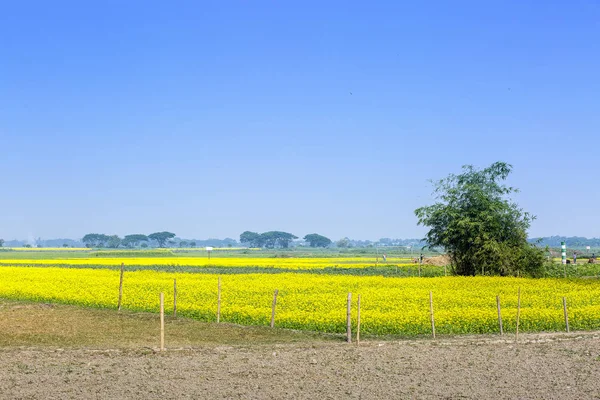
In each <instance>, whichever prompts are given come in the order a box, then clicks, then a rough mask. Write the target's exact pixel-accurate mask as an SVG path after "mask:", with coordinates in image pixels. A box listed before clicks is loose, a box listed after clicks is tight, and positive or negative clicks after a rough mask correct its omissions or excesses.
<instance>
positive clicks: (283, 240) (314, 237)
mask: <svg viewBox="0 0 600 400" xmlns="http://www.w3.org/2000/svg"><path fill="white" fill-rule="evenodd" d="M294 239H298V236H296V235H293V234H291V233H288V232H281V231H269V232H264V233H258V232H251V231H245V232H243V233H242V234H241V235H240V243H242V244H243V245H246V246H248V247H256V248H267V249H275V248H282V249H287V248H288V247H290V243H292V241H293V240H294ZM303 239H304V240H305V241H306V242H307V243H308V245H309V246H310V247H329V246H330V245H331V244H332V242H331V239H329V238H327V237H325V236H323V235H319V234H317V233H311V234H308V235H306V236H304V238H303Z"/></svg>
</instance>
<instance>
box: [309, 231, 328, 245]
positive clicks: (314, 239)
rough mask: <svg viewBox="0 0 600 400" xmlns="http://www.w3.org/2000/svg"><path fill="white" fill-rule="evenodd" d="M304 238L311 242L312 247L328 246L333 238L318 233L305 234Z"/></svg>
mask: <svg viewBox="0 0 600 400" xmlns="http://www.w3.org/2000/svg"><path fill="white" fill-rule="evenodd" d="M304 240H306V241H307V242H308V243H309V245H310V247H327V246H329V245H330V244H331V239H329V238H327V237H325V236H322V235H319V234H316V233H311V234H310V235H306V236H304Z"/></svg>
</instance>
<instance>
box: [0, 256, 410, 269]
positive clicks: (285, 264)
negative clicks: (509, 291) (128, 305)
mask: <svg viewBox="0 0 600 400" xmlns="http://www.w3.org/2000/svg"><path fill="white" fill-rule="evenodd" d="M121 263H124V264H125V265H126V266H149V265H153V266H161V265H165V266H192V267H260V268H281V269H292V270H294V269H297V270H310V269H322V268H367V267H374V266H375V265H378V266H386V265H388V266H396V265H398V266H409V265H410V266H415V267H416V266H417V265H416V264H413V263H411V261H410V260H409V259H407V258H391V257H388V259H387V262H385V263H384V262H382V261H381V258H379V260H378V262H376V260H375V258H365V257H339V258H327V257H323V258H302V257H299V258H273V257H270V258H268V257H214V256H213V257H211V259H210V260H209V259H208V257H88V258H57V259H49V258H44V259H0V265H55V266H61V265H72V266H78V265H81V266H83V265H100V266H107V265H108V266H115V265H121Z"/></svg>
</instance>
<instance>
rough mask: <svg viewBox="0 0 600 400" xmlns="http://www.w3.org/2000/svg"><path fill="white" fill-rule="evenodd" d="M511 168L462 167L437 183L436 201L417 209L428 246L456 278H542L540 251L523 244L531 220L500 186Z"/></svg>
mask: <svg viewBox="0 0 600 400" xmlns="http://www.w3.org/2000/svg"><path fill="white" fill-rule="evenodd" d="M511 171H512V166H511V165H509V164H506V163H503V162H496V163H494V164H492V165H491V166H489V167H488V168H485V169H483V170H477V169H475V168H474V167H473V166H470V165H466V166H464V167H463V173H462V174H459V175H449V176H448V177H447V178H445V179H442V180H440V181H438V182H436V183H435V186H434V187H435V191H434V194H435V196H436V198H437V203H435V204H433V205H431V206H426V207H421V208H419V209H417V210H416V211H415V214H416V216H417V218H418V219H419V225H424V226H427V227H429V228H430V229H429V232H427V236H426V238H425V240H426V241H427V242H428V243H429V246H441V247H443V248H444V249H445V250H446V251H447V252H448V255H449V256H450V258H451V260H452V267H453V270H454V272H455V273H456V274H458V275H476V274H479V273H484V274H492V275H522V274H526V275H530V276H540V275H541V274H542V273H543V269H544V253H543V251H542V250H541V249H539V248H536V247H534V246H532V245H531V244H529V243H527V229H528V228H529V226H530V224H531V221H533V219H534V217H533V216H532V215H531V214H529V213H527V212H524V211H523V210H522V209H520V208H519V207H518V205H517V204H516V203H514V202H511V201H510V199H509V198H508V196H509V195H510V194H512V193H514V192H516V189H514V188H512V187H508V186H506V185H504V184H503V183H502V181H505V180H506V178H507V177H508V175H509V174H510V172H511Z"/></svg>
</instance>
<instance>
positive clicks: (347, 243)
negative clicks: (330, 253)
mask: <svg viewBox="0 0 600 400" xmlns="http://www.w3.org/2000/svg"><path fill="white" fill-rule="evenodd" d="M335 245H336V247H339V248H340V249H346V248H348V247H350V239H348V238H347V237H345V238H343V239H340V240H338V241H337V242H335Z"/></svg>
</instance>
